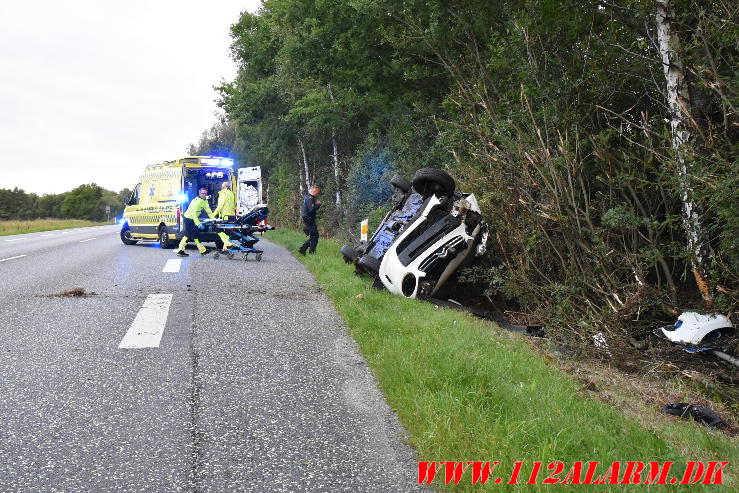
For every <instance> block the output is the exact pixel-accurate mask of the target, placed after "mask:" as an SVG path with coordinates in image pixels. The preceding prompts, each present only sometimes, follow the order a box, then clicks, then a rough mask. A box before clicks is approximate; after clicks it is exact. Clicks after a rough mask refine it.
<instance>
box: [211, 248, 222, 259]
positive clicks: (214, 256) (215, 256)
mask: <svg viewBox="0 0 739 493" xmlns="http://www.w3.org/2000/svg"><path fill="white" fill-rule="evenodd" d="M220 256H221V252H219V251H218V250H216V251H215V252H213V258H214V259H218V257H220Z"/></svg>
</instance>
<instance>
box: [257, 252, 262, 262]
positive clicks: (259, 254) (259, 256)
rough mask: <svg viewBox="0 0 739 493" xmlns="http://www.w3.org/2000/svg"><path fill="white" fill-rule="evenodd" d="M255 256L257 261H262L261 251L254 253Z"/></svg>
mask: <svg viewBox="0 0 739 493" xmlns="http://www.w3.org/2000/svg"><path fill="white" fill-rule="evenodd" d="M256 257H257V262H261V261H262V252H258V253H257V254H256Z"/></svg>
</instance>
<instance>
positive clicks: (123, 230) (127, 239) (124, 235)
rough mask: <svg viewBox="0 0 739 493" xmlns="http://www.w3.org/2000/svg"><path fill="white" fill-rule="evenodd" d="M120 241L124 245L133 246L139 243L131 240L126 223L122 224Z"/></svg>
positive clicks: (129, 230)
mask: <svg viewBox="0 0 739 493" xmlns="http://www.w3.org/2000/svg"><path fill="white" fill-rule="evenodd" d="M121 241H122V242H123V244H124V245H135V244H136V243H138V242H139V241H138V240H134V239H133V238H131V228H129V227H128V223H126V224H124V225H123V227H122V228H121Z"/></svg>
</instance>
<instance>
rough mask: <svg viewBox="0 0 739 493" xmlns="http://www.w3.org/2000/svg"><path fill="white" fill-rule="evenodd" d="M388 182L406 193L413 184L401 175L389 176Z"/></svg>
mask: <svg viewBox="0 0 739 493" xmlns="http://www.w3.org/2000/svg"><path fill="white" fill-rule="evenodd" d="M390 184H391V185H392V186H394V187H395V188H399V189H400V190H401V191H402V192H403V193H408V190H410V189H411V187H412V186H413V185H412V184H411V182H409V181H408V180H406V179H405V178H404V177H403V176H402V175H393V177H392V178H390Z"/></svg>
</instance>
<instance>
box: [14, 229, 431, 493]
mask: <svg viewBox="0 0 739 493" xmlns="http://www.w3.org/2000/svg"><path fill="white" fill-rule="evenodd" d="M265 236H267V235H265ZM258 246H260V247H262V248H263V249H264V250H265V253H264V257H263V260H262V261H261V262H256V261H255V260H253V259H250V260H248V261H247V262H243V261H241V260H228V259H224V258H221V259H217V260H216V259H214V258H213V256H212V254H210V255H207V256H205V257H200V256H199V255H198V253H197V251H196V250H188V252H189V253H190V257H188V258H185V259H182V260H181V262H177V261H175V262H169V263H168V261H169V260H172V259H176V257H175V256H174V255H173V253H172V251H170V250H162V249H161V248H159V246H158V245H156V244H145V243H142V244H138V245H133V246H125V245H123V244H122V243H121V242H120V240H119V238H118V228H117V227H116V226H102V227H94V228H81V229H77V230H71V231H52V232H46V233H32V234H25V235H15V236H0V277H1V278H2V281H1V282H0V314H2V317H1V318H0V320H2V329H0V352H1V356H0V396H2V398H1V399H0V490H1V491H65V492H71V491H156V492H167V491H290V492H293V491H351V492H358V491H378V492H393V491H409V490H415V489H416V476H417V472H416V459H414V457H413V455H412V451H411V450H410V448H409V447H408V446H407V445H406V444H405V443H404V441H403V438H402V437H403V434H404V432H403V430H402V428H401V427H400V426H399V424H398V423H397V420H396V418H395V416H394V414H393V413H392V412H391V410H390V409H389V408H388V406H387V404H386V403H385V401H384V398H383V396H382V393H381V392H380V391H379V390H378V388H377V385H376V382H375V381H374V379H373V377H372V375H371V373H370V371H369V370H368V369H367V367H366V365H365V364H364V361H363V360H362V358H361V356H359V355H358V353H357V350H356V348H355V345H354V342H353V340H352V339H351V338H350V337H348V336H347V334H346V329H345V328H344V327H343V326H342V322H341V320H340V318H339V317H338V315H337V314H336V312H335V311H334V309H333V307H332V306H331V304H330V303H329V301H328V299H327V298H326V297H325V296H324V295H323V294H322V293H321V292H320V291H319V290H318V288H317V285H316V283H315V281H314V279H313V278H312V276H311V275H310V273H309V272H308V271H307V270H306V269H305V268H304V267H303V266H302V265H301V264H300V263H299V262H297V261H296V260H295V259H294V258H293V257H292V255H290V253H288V252H287V251H286V250H285V249H283V248H282V247H279V246H276V245H274V244H271V243H269V242H267V241H266V240H265V241H262V242H260V243H259V244H258ZM178 264H179V265H178ZM165 266H166V267H167V268H166V269H165ZM164 270H170V271H171V272H163V271H164ZM74 288H83V289H84V290H85V293H86V294H87V296H82V297H80V296H69V295H68V293H67V295H65V293H66V292H68V291H70V290H72V289H74ZM152 295H156V296H152ZM162 329H163V330H162ZM121 346H122V347H121ZM141 346H147V347H141Z"/></svg>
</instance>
